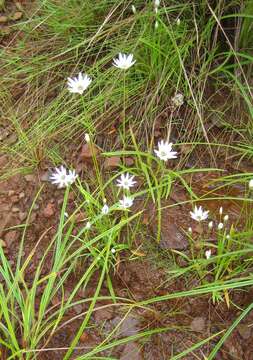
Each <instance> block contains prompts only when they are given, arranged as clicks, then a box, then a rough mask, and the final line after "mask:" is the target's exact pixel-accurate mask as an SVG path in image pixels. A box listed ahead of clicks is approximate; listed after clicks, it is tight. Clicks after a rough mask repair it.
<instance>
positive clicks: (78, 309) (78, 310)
mask: <svg viewBox="0 0 253 360" xmlns="http://www.w3.org/2000/svg"><path fill="white" fill-rule="evenodd" d="M74 310H75V312H76V313H77V314H81V312H82V311H83V307H82V305H81V304H77V305H75V306H74Z"/></svg>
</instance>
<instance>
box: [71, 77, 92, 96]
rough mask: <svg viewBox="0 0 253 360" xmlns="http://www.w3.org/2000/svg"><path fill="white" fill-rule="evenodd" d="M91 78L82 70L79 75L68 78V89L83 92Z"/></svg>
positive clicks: (72, 91)
mask: <svg viewBox="0 0 253 360" xmlns="http://www.w3.org/2000/svg"><path fill="white" fill-rule="evenodd" d="M91 81H92V80H91V78H90V77H89V76H88V75H86V74H84V75H83V74H82V73H81V72H80V73H79V74H78V76H77V77H74V78H73V79H72V78H68V90H69V91H70V92H71V93H78V94H81V95H82V93H83V92H84V91H85V90H86V89H87V87H88V86H89V85H90V83H91Z"/></svg>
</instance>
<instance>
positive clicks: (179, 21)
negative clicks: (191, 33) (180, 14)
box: [176, 18, 181, 26]
mask: <svg viewBox="0 0 253 360" xmlns="http://www.w3.org/2000/svg"><path fill="white" fill-rule="evenodd" d="M176 24H177V26H179V25H180V24H181V20H180V18H177V21H176Z"/></svg>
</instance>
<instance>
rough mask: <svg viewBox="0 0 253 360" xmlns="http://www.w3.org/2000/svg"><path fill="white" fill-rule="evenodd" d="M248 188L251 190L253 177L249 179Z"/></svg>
mask: <svg viewBox="0 0 253 360" xmlns="http://www.w3.org/2000/svg"><path fill="white" fill-rule="evenodd" d="M249 189H250V190H253V179H250V181H249Z"/></svg>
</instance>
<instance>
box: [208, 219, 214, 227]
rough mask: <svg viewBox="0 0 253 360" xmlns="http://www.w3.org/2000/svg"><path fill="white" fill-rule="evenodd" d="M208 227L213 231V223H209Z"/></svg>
mask: <svg viewBox="0 0 253 360" xmlns="http://www.w3.org/2000/svg"><path fill="white" fill-rule="evenodd" d="M208 227H209V229H212V228H213V221H209V223H208Z"/></svg>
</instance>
